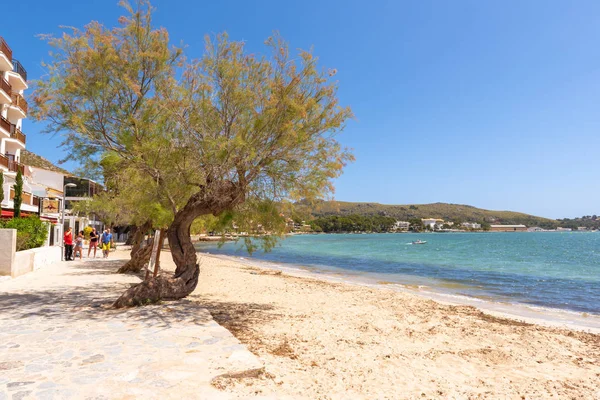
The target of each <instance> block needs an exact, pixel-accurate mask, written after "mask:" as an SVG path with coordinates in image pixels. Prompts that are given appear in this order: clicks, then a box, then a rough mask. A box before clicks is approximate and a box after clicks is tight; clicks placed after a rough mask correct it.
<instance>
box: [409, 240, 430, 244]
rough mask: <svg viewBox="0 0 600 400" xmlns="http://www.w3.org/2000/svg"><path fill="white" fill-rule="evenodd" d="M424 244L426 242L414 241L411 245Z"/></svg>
mask: <svg viewBox="0 0 600 400" xmlns="http://www.w3.org/2000/svg"><path fill="white" fill-rule="evenodd" d="M425 243H427V241H426V240H421V239H419V240H415V241H414V242H412V244H425Z"/></svg>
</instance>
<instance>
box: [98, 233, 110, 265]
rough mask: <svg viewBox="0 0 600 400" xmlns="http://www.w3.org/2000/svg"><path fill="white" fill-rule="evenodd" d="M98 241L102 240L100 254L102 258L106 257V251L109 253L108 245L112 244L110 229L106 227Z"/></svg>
mask: <svg viewBox="0 0 600 400" xmlns="http://www.w3.org/2000/svg"><path fill="white" fill-rule="evenodd" d="M100 242H102V254H103V255H104V258H108V253H110V245H111V244H112V234H111V233H110V229H108V228H106V229H105V230H104V233H103V234H102V237H101V238H100Z"/></svg>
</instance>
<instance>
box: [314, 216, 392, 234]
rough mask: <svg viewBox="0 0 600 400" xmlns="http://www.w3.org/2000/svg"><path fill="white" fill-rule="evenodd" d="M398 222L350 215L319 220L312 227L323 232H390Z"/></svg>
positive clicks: (385, 218)
mask: <svg viewBox="0 0 600 400" xmlns="http://www.w3.org/2000/svg"><path fill="white" fill-rule="evenodd" d="M395 222H396V220H395V219H394V218H391V217H385V216H381V215H373V216H362V215H356V214H354V215H348V216H337V215H331V216H327V217H321V218H317V219H315V220H314V221H311V226H312V227H315V228H316V227H318V228H320V229H321V231H322V232H325V233H331V232H389V231H390V230H391V229H392V227H393V226H394V223H395Z"/></svg>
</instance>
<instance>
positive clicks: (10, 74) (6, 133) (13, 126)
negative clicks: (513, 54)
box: [0, 36, 40, 217]
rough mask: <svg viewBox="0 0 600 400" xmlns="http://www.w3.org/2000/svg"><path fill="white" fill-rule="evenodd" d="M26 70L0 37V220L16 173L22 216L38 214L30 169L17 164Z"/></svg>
mask: <svg viewBox="0 0 600 400" xmlns="http://www.w3.org/2000/svg"><path fill="white" fill-rule="evenodd" d="M27 89H28V86H27V71H26V70H25V68H24V67H23V65H21V63H20V62H19V61H18V60H17V59H15V58H13V51H12V49H11V48H10V46H9V45H8V43H6V41H5V40H4V38H3V37H2V36H0V173H2V174H3V175H4V185H3V187H2V188H1V190H2V192H3V193H4V200H3V201H2V204H1V208H2V213H1V216H2V217H12V215H13V211H12V210H13V198H14V190H13V189H12V187H13V185H14V183H15V177H16V175H17V171H21V173H22V174H23V181H24V182H23V204H22V205H21V212H22V215H23V216H27V215H30V214H38V213H39V206H40V198H39V197H38V196H36V195H34V194H33V187H32V185H31V168H29V167H27V166H25V165H23V164H22V163H21V162H20V159H21V151H22V150H23V149H25V143H26V141H27V136H26V135H25V133H23V120H24V119H25V118H26V117H27V101H26V100H25V97H24V92H25V90H27Z"/></svg>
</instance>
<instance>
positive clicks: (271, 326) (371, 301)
mask: <svg viewBox="0 0 600 400" xmlns="http://www.w3.org/2000/svg"><path fill="white" fill-rule="evenodd" d="M199 255H200V257H199V260H200V266H201V267H200V278H199V283H198V287H197V288H196V290H195V291H194V292H193V293H192V294H191V295H190V296H189V298H188V299H189V300H191V301H196V302H198V303H200V304H201V305H202V306H203V307H206V308H207V309H208V310H209V311H210V312H211V314H212V316H213V318H214V319H215V321H217V322H218V323H219V324H221V325H222V326H224V327H226V328H227V329H228V330H230V331H231V332H232V333H233V334H234V335H235V336H236V337H237V338H238V339H239V340H240V341H241V342H242V343H243V344H244V345H246V346H247V347H248V348H249V349H250V351H252V352H253V353H254V354H255V355H257V356H258V357H259V358H260V359H261V361H262V362H263V363H264V365H265V372H264V373H263V374H262V375H260V376H259V377H254V378H243V377H238V378H232V379H226V380H223V381H221V382H219V388H221V389H222V390H224V391H227V392H229V393H232V394H235V395H236V396H239V397H244V396H247V397H250V396H257V395H259V396H271V398H284V399H304V398H307V399H314V398H322V399H336V398H352V399H371V398H394V399H395V398H409V399H416V398H523V396H524V397H525V398H549V397H551V396H553V397H554V398H575V399H588V398H598V396H599V395H600V392H599V389H598V388H600V335H597V334H591V333H585V332H581V331H578V330H572V329H565V328H556V327H546V326H541V325H535V324H530V323H527V322H522V321H519V320H515V319H508V318H504V317H498V316H494V315H492V313H488V312H482V311H480V309H479V308H476V307H473V306H465V305H450V304H444V303H442V302H439V301H434V300H431V299H427V298H424V297H423V296H422V295H417V294H415V293H413V292H411V291H408V290H393V289H392V288H389V287H386V285H380V286H378V287H372V286H367V285H359V284H352V283H349V282H345V281H344V277H338V276H334V277H333V279H338V280H339V282H335V281H331V280H326V279H323V276H320V275H319V276H314V275H310V276H307V275H306V274H305V272H304V271H300V272H298V271H289V270H285V271H283V270H277V269H269V268H263V267H258V266H253V265H249V264H247V263H244V260H235V259H231V258H224V257H221V256H219V257H216V256H212V255H206V254H203V253H201V254H199ZM162 260H165V261H166V262H165V264H163V266H162V267H163V269H165V270H170V269H172V268H173V267H174V266H173V265H172V260H170V257H168V256H167V255H165V257H164V258H163V259H162ZM162 260H161V261H162ZM240 261H241V262H240ZM296 274H300V275H302V276H295V275H296Z"/></svg>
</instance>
